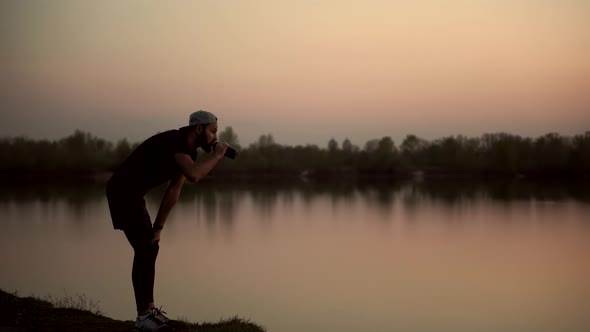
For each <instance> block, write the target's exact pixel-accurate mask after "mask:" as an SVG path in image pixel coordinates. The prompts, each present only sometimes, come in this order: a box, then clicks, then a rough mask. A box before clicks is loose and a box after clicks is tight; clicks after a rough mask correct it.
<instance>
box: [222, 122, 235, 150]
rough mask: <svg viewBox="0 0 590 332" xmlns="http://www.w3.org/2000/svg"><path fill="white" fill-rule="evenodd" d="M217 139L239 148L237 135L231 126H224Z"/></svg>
mask: <svg viewBox="0 0 590 332" xmlns="http://www.w3.org/2000/svg"><path fill="white" fill-rule="evenodd" d="M218 139H219V141H221V142H226V143H227V144H229V145H230V146H232V147H234V148H236V149H240V142H239V140H238V135H237V134H236V133H235V132H234V129H233V128H232V127H231V126H227V127H225V129H224V130H223V131H222V132H221V133H219V136H218Z"/></svg>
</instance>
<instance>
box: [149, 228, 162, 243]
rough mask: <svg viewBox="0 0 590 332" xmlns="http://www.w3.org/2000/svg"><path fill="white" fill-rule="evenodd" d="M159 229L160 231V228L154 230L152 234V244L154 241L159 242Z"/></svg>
mask: <svg viewBox="0 0 590 332" xmlns="http://www.w3.org/2000/svg"><path fill="white" fill-rule="evenodd" d="M161 231H162V230H161V229H159V230H154V236H153V237H152V242H151V243H152V244H153V243H156V242H160V232H161Z"/></svg>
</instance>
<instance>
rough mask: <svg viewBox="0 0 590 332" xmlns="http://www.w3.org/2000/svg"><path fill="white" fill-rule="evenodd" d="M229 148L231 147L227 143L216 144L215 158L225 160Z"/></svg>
mask: <svg viewBox="0 0 590 332" xmlns="http://www.w3.org/2000/svg"><path fill="white" fill-rule="evenodd" d="M228 146H229V145H227V143H225V142H219V143H217V144H215V157H216V158H217V159H221V158H223V156H224V155H225V151H226V150H227V147H228Z"/></svg>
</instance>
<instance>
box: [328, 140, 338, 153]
mask: <svg viewBox="0 0 590 332" xmlns="http://www.w3.org/2000/svg"><path fill="white" fill-rule="evenodd" d="M328 151H330V152H331V153H334V152H336V151H338V142H337V141H336V140H335V139H334V138H331V139H330V141H328Z"/></svg>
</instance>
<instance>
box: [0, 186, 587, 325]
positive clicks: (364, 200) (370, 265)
mask: <svg viewBox="0 0 590 332" xmlns="http://www.w3.org/2000/svg"><path fill="white" fill-rule="evenodd" d="M159 199H160V192H159V191H156V192H154V193H151V194H150V195H149V196H148V197H147V198H146V201H147V205H148V210H149V211H150V214H151V215H152V220H153V219H155V215H156V212H157V208H158V206H159ZM589 216H590V187H589V186H588V185H587V183H583V182H580V183H555V182H552V183H533V182H524V181H490V182H486V183H482V182H478V181H469V180H461V181H458V180H446V181H442V180H438V181H430V180H429V181H419V182H415V181H410V182H395V181H391V180H382V181H377V180H376V181H373V182H371V183H363V184H351V183H324V184H321V183H313V182H307V183H306V182H301V183H274V182H272V181H267V182H265V183H255V184H253V183H239V184H228V183H222V182H219V183H216V182H215V180H210V181H207V182H203V183H201V184H197V185H185V188H183V193H182V197H181V200H180V201H179V202H178V204H177V206H176V207H175V209H174V210H173V212H172V213H171V215H170V217H169V220H168V222H167V224H166V227H165V229H164V231H163V233H162V239H161V243H160V254H159V256H158V262H157V267H156V268H157V274H156V289H155V296H156V303H157V304H158V305H163V309H164V310H165V311H167V312H168V313H169V316H170V317H171V318H176V317H179V316H181V317H184V318H187V319H189V320H191V321H200V322H201V321H213V322H214V321H217V320H219V319H220V318H229V317H233V316H235V315H238V316H240V317H242V318H247V319H251V320H252V321H254V322H256V323H258V324H261V325H263V326H265V327H266V328H267V329H268V330H269V331H279V332H292V331H293V332H294V331H312V332H313V331H318V332H331V331H504V332H506V331H514V332H517V331H518V332H523V331H535V332H538V331H589V330H590V218H589ZM0 220H1V225H2V232H1V233H2V241H1V249H2V252H3V253H4V254H3V255H2V256H0V263H1V266H2V273H1V274H0V288H2V289H4V290H6V291H10V292H12V291H15V290H16V291H18V294H19V295H20V296H27V295H36V296H40V297H44V296H47V295H51V296H53V297H61V296H65V295H75V294H84V295H85V296H87V298H89V299H92V300H93V301H95V302H98V304H99V306H100V309H101V310H102V312H103V313H104V314H105V315H107V316H110V317H113V318H116V319H123V320H134V319H135V304H134V300H133V299H134V298H133V291H132V286H131V262H132V258H133V252H132V249H131V247H130V245H129V244H128V242H127V240H126V239H125V236H124V235H123V233H122V232H121V231H115V230H113V229H112V224H111V220H110V215H109V212H108V208H107V202H106V199H105V197H104V188H103V186H102V185H60V186H53V185H35V186H33V185H26V186H4V187H3V188H2V189H1V190H0Z"/></svg>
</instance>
